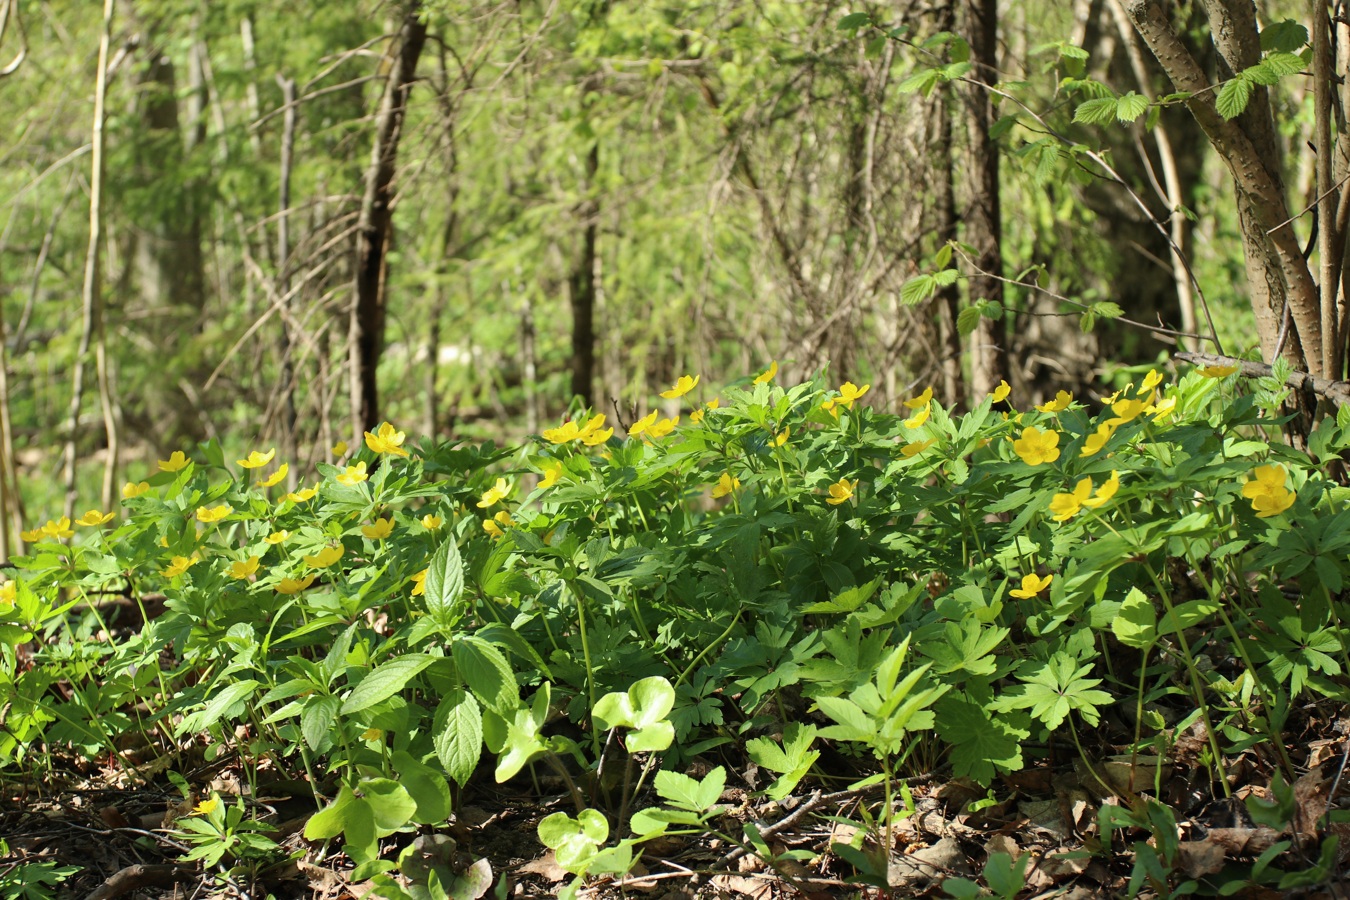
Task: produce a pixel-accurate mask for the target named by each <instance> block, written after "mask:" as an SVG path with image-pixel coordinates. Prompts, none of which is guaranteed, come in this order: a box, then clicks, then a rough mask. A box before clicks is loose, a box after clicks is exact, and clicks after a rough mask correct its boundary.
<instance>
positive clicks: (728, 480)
mask: <svg viewBox="0 0 1350 900" xmlns="http://www.w3.org/2000/svg"><path fill="white" fill-rule="evenodd" d="M740 486H741V480H740V479H739V478H733V477H731V473H730V472H723V473H722V477H721V478H719V479H717V484H715V485H713V489H712V495H713V499H714V500H720V499H721V498H722V497H725V496H726V495H728V494H730V493H731V492H732V491H735V490H736V489H737V488H739V487H740Z"/></svg>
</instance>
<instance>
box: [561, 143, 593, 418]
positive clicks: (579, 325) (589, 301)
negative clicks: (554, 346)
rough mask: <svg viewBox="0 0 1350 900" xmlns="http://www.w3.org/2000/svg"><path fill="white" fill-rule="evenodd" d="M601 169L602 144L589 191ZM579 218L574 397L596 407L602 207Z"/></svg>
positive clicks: (573, 296)
mask: <svg viewBox="0 0 1350 900" xmlns="http://www.w3.org/2000/svg"><path fill="white" fill-rule="evenodd" d="M599 168H600V143H599V141H596V142H595V143H594V144H592V145H591V150H590V153H588V154H586V190H587V191H590V190H593V189H594V186H595V173H596V172H597V171H598V170H599ZM579 212H580V217H581V219H582V221H583V222H584V223H585V224H584V227H583V229H582V235H581V249H580V252H579V253H578V254H577V260H576V264H575V265H574V266H573V267H572V274H571V276H570V277H569V278H568V281H567V287H568V297H569V299H570V300H571V304H572V396H574V397H580V398H581V403H582V405H583V406H585V407H587V408H590V407H593V406H594V405H595V392H594V383H595V264H596V258H595V239H596V232H597V231H598V229H599V218H600V206H599V203H598V202H597V201H596V200H594V199H588V200H586V201H585V202H583V203H582V205H581V209H580V210H579Z"/></svg>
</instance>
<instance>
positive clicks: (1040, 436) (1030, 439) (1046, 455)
mask: <svg viewBox="0 0 1350 900" xmlns="http://www.w3.org/2000/svg"><path fill="white" fill-rule="evenodd" d="M1013 452H1014V453H1016V454H1017V455H1018V456H1019V457H1020V458H1021V459H1022V462H1024V463H1026V464H1027V465H1029V466H1039V465H1041V464H1042V463H1052V462H1054V461H1055V460H1057V459H1059V432H1058V431H1041V430H1040V429H1039V428H1037V427H1036V426H1035V425H1032V426H1030V427H1028V428H1025V429H1023V430H1022V436H1021V437H1019V438H1018V439H1017V440H1015V441H1013Z"/></svg>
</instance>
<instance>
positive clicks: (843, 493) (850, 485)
mask: <svg viewBox="0 0 1350 900" xmlns="http://www.w3.org/2000/svg"><path fill="white" fill-rule="evenodd" d="M857 486H858V482H856V481H853V482H850V481H849V480H848V479H847V478H840V479H839V480H838V481H836V482H835V483H834V484H832V485H830V496H828V497H826V498H825V502H826V503H828V504H830V505H831V506H838V505H839V504H841V503H843V502H845V501H846V500H848V499H849V498H850V497H852V496H853V489H854V488H855V487H857Z"/></svg>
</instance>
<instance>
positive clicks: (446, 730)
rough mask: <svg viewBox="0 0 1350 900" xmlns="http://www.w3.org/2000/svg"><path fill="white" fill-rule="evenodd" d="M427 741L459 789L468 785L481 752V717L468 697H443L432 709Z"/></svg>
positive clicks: (459, 693) (457, 693)
mask: <svg viewBox="0 0 1350 900" xmlns="http://www.w3.org/2000/svg"><path fill="white" fill-rule="evenodd" d="M431 742H432V745H433V746H434V747H435V748H436V756H437V758H438V759H440V761H441V765H443V766H444V767H445V771H446V774H447V775H449V776H450V777H451V778H453V779H454V780H455V781H456V782H457V783H458V784H459V786H460V787H463V786H464V785H466V784H468V782H469V776H471V775H472V774H473V770H474V769H475V768H477V767H478V757H479V755H480V754H481V753H482V750H483V714H482V712H481V711H480V710H479V708H478V701H477V700H475V699H474V698H473V695H472V694H470V693H468V692H466V691H462V690H455V691H451V692H450V693H449V694H447V695H446V696H445V699H443V700H442V701H441V703H440V706H438V707H437V708H436V718H435V725H434V727H433V731H432V736H431Z"/></svg>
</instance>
